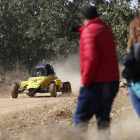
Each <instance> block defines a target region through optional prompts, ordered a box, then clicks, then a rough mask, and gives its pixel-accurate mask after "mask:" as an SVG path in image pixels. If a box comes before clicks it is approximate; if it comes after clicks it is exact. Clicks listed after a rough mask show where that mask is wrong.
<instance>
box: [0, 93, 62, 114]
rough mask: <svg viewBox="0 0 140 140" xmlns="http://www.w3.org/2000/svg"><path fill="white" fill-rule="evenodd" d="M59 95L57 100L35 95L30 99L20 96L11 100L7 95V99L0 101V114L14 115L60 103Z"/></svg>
mask: <svg viewBox="0 0 140 140" xmlns="http://www.w3.org/2000/svg"><path fill="white" fill-rule="evenodd" d="M60 97H61V93H58V97H57V98H52V97H50V96H49V94H39V93H38V94H36V95H35V97H33V98H30V97H29V96H27V95H26V94H21V95H19V96H18V98H15V99H12V98H11V97H10V95H9V97H8V98H3V99H0V114H6V113H16V112H19V111H22V110H24V109H31V108H36V107H40V106H43V105H45V104H50V103H51V104H53V103H54V102H55V103H56V102H58V101H60Z"/></svg>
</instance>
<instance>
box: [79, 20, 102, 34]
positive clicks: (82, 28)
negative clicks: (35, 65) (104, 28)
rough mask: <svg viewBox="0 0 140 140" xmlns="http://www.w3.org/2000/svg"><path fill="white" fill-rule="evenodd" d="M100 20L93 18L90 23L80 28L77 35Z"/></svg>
mask: <svg viewBox="0 0 140 140" xmlns="http://www.w3.org/2000/svg"><path fill="white" fill-rule="evenodd" d="M101 22H102V20H101V19H100V18H94V19H92V20H90V22H89V23H88V24H86V25H84V26H82V27H81V28H79V29H78V31H79V33H81V32H82V31H83V30H84V29H85V28H86V27H87V26H89V25H90V24H91V23H101Z"/></svg>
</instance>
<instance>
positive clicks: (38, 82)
mask: <svg viewBox="0 0 140 140" xmlns="http://www.w3.org/2000/svg"><path fill="white" fill-rule="evenodd" d="M21 86H22V88H21V89H20V86H19V84H18V83H16V82H15V83H14V84H13V86H12V90H11V96H12V98H17V97H18V94H21V93H26V94H27V95H28V96H30V97H33V96H34V95H35V94H36V93H50V94H51V97H56V96H57V92H62V94H63V93H71V92H72V90H71V84H70V82H61V80H60V79H58V78H57V76H56V73H55V72H54V69H53V67H52V66H51V65H50V64H37V65H36V67H35V69H34V70H33V71H32V74H31V77H30V78H29V80H28V81H23V82H21Z"/></svg>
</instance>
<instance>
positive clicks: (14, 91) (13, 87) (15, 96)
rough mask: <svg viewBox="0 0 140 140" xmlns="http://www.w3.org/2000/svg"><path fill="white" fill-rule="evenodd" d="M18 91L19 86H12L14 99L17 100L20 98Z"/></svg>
mask: <svg viewBox="0 0 140 140" xmlns="http://www.w3.org/2000/svg"><path fill="white" fill-rule="evenodd" d="M18 89H19V84H13V85H12V89H11V96H12V98H17V97H18Z"/></svg>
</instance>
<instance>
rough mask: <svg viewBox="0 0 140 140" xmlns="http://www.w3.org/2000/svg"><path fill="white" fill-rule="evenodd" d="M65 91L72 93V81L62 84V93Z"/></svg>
mask: <svg viewBox="0 0 140 140" xmlns="http://www.w3.org/2000/svg"><path fill="white" fill-rule="evenodd" d="M63 93H72V89H71V84H70V82H64V83H63V85H62V94H63Z"/></svg>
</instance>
